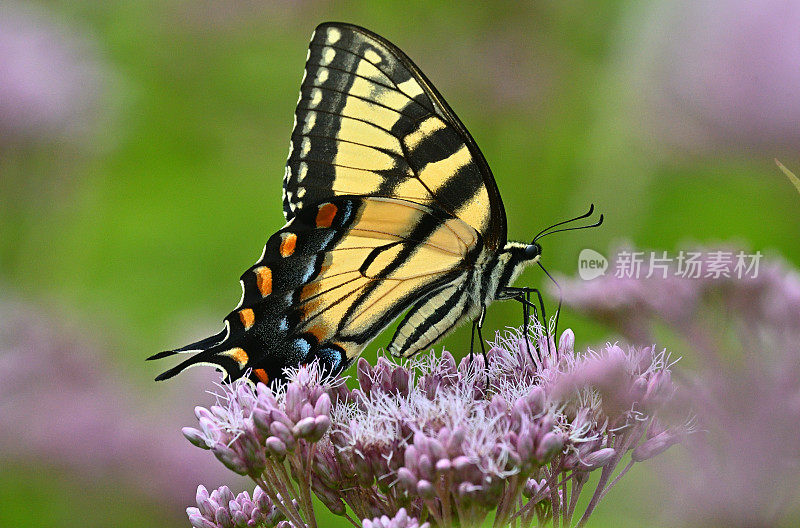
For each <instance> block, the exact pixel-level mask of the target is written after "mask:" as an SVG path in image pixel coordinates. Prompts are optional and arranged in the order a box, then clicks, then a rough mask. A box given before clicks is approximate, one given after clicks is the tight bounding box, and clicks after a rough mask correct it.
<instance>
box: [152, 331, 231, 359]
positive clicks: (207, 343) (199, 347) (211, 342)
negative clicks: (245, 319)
mask: <svg viewBox="0 0 800 528" xmlns="http://www.w3.org/2000/svg"><path fill="white" fill-rule="evenodd" d="M226 334H227V329H225V328H223V329H222V331H221V332H219V333H218V334H214V335H213V336H210V337H206V338H205V339H201V340H200V341H195V342H194V343H190V344H188V345H186V346H182V347H180V348H176V349H174V350H165V351H164V352H159V353H158V354H153V355H152V356H150V357H149V358H147V361H152V360H154V359H163V358H165V357H170V356H174V355H175V354H184V353H186V352H200V351H203V350H206V349H208V348H210V347H212V346H215V345H218V344H220V343H221V342H222V341H224V340H225V336H226Z"/></svg>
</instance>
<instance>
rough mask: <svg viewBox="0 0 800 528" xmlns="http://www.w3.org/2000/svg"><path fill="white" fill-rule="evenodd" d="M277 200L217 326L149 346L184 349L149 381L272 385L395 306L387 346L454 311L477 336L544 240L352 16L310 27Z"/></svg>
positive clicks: (405, 62) (326, 360)
mask: <svg viewBox="0 0 800 528" xmlns="http://www.w3.org/2000/svg"><path fill="white" fill-rule="evenodd" d="M283 213H284V216H285V217H286V225H284V226H283V227H282V228H281V229H280V230H279V231H278V232H277V233H275V234H274V235H272V236H271V237H270V238H269V240H267V243H266V245H265V247H264V251H263V254H262V255H261V258H260V259H259V260H258V262H256V263H255V264H254V265H253V266H252V267H250V268H249V269H248V270H247V271H245V272H244V274H243V275H242V276H241V284H242V290H243V293H242V299H241V301H240V302H239V305H238V306H237V307H236V309H234V310H233V311H232V312H231V313H230V314H228V316H227V317H226V318H225V321H224V328H223V329H222V331H221V332H219V333H218V334H216V335H213V336H211V337H208V338H206V339H202V340H200V341H197V342H196V343H192V344H190V345H187V346H184V347H182V348H178V349H176V350H171V351H167V352H162V353H160V354H156V355H154V356H152V357H151V358H150V359H157V358H162V357H166V356H170V355H172V354H176V353H184V352H194V353H195V354H194V355H192V356H191V357H189V358H188V359H186V360H185V361H183V362H182V363H180V364H179V365H177V366H176V367H174V368H171V369H169V370H167V371H166V372H164V373H163V374H161V375H159V376H158V377H157V378H156V379H157V380H162V379H166V378H170V377H172V376H174V375H176V374H178V373H179V372H181V371H182V370H184V369H185V368H187V367H190V366H192V365H199V364H207V365H213V366H216V367H217V368H219V369H221V370H222V371H224V373H225V378H226V380H228V381H230V380H233V379H237V378H239V377H241V376H243V375H245V373H247V372H249V373H250V376H251V378H252V379H253V380H254V381H257V380H258V381H262V382H265V383H269V382H273V383H275V382H279V380H282V379H283V377H284V369H285V368H286V367H296V366H298V365H301V364H304V363H307V362H310V361H312V360H314V359H318V360H319V361H320V362H321V363H322V365H323V366H324V367H325V368H327V369H328V370H329V371H330V372H333V373H336V372H340V371H342V370H344V369H345V368H346V367H347V366H348V365H349V364H351V363H352V362H353V360H355V359H356V358H357V357H358V355H359V354H360V353H361V351H362V350H363V349H364V347H365V346H366V345H367V344H368V343H369V342H370V341H372V340H373V339H374V338H375V337H376V336H377V335H378V334H379V333H380V332H381V331H382V330H383V329H385V328H386V327H387V326H388V325H389V324H390V323H391V322H392V321H393V320H394V319H396V318H397V317H398V316H400V315H401V314H403V313H404V312H407V313H406V315H405V318H404V319H403V320H402V322H401V323H400V325H399V327H398V329H397V331H396V332H395V334H394V337H393V338H392V340H391V342H390V343H389V345H388V350H389V352H391V353H392V354H394V355H397V356H410V355H412V354H414V353H415V352H418V351H420V350H423V349H426V348H427V347H429V346H430V345H432V344H433V343H434V342H436V341H437V340H438V339H440V338H441V337H442V336H444V335H445V334H447V333H448V332H450V331H451V330H453V329H454V328H456V327H457V326H458V325H459V324H460V323H462V322H464V321H467V320H472V321H473V337H474V330H475V327H476V325H478V323H481V322H482V319H483V313H484V311H485V308H486V306H487V305H488V304H490V303H491V302H492V301H493V300H497V299H518V300H521V301H522V302H523V303H526V302H528V304H526V305H525V306H529V305H530V303H529V300H530V297H529V293H530V291H532V290H528V289H525V288H513V287H511V286H510V284H511V283H512V282H513V281H514V279H515V278H516V277H517V275H518V274H519V273H520V271H521V270H522V269H523V267H524V266H526V265H528V264H531V263H534V262H537V261H538V259H539V256H540V254H541V246H540V245H539V244H538V243H537V242H536V240H535V239H534V241H533V242H532V243H530V244H523V243H518V242H508V241H507V240H506V215H505V211H504V209H503V202H502V200H501V199H500V193H499V191H498V188H497V184H496V183H495V180H494V177H493V176H492V172H491V170H490V169H489V166H488V164H487V163H486V160H485V159H484V157H483V154H481V151H480V150H479V149H478V146H477V145H476V144H475V141H474V140H473V139H472V136H470V134H469V132H468V131H467V129H466V128H465V127H464V125H463V124H462V123H461V121H460V120H459V119H458V117H456V115H455V113H454V112H453V111H452V110H451V109H450V106H448V104H447V103H446V102H445V100H444V98H442V96H441V95H440V94H439V92H438V91H437V90H436V88H435V87H434V86H433V85H432V84H431V82H430V81H429V80H428V79H427V77H425V75H424V74H423V73H422V72H421V71H420V69H419V68H418V67H417V66H416V65H415V64H414V63H413V62H412V61H411V59H409V58H408V57H407V56H406V55H405V54H404V53H403V52H402V51H400V50H399V49H398V48H397V47H396V46H394V45H393V44H391V43H390V42H388V41H387V40H386V39H384V38H382V37H380V36H378V35H376V34H374V33H372V32H370V31H367V30H366V29H363V28H361V27H358V26H354V25H350V24H341V23H325V24H322V25H320V26H319V27H317V29H316V31H315V32H314V34H313V36H312V38H311V44H310V47H309V50H308V58H307V61H306V67H305V72H304V76H303V81H302V84H301V87H300V98H299V101H298V104H297V110H296V112H295V123H294V128H293V130H292V136H291V141H290V147H289V159H288V161H287V163H286V172H285V176H284V179H283ZM590 213H591V210H590ZM590 213H589V214H590ZM586 216H588V214H587V215H584V216H582V217H579V218H585V217H586ZM601 218H602V217H601ZM562 224H563V222H562ZM557 225H560V224H557ZM540 235H541V233H540ZM526 294H527V295H528V301H526V300H525V295H526ZM478 329H479V330H480V328H479V326H478ZM481 344H483V341H482V340H481Z"/></svg>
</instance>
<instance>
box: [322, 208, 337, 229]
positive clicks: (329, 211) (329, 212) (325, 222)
mask: <svg viewBox="0 0 800 528" xmlns="http://www.w3.org/2000/svg"><path fill="white" fill-rule="evenodd" d="M337 211H338V208H337V207H336V206H335V205H333V204H332V203H326V204H323V205H321V206H320V207H319V211H318V212H317V227H330V226H331V224H333V219H334V217H335V216H336V212H337Z"/></svg>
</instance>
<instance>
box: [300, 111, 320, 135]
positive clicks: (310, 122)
mask: <svg viewBox="0 0 800 528" xmlns="http://www.w3.org/2000/svg"><path fill="white" fill-rule="evenodd" d="M316 122H317V113H316V112H309V113H308V115H306V122H305V124H304V125H303V134H308V133H309V132H311V129H312V128H314V123H316Z"/></svg>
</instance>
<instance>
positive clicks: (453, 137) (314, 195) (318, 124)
mask: <svg viewBox="0 0 800 528" xmlns="http://www.w3.org/2000/svg"><path fill="white" fill-rule="evenodd" d="M343 194H351V195H366V196H383V197H391V198H402V199H405V200H409V201H413V202H416V203H420V204H424V205H435V206H437V207H439V208H441V209H442V210H444V211H445V212H447V213H449V214H451V215H452V216H455V217H458V218H460V219H461V220H463V221H464V222H465V223H467V224H468V225H470V226H472V227H473V228H475V230H476V231H478V232H479V233H480V234H481V236H482V237H483V239H484V242H485V244H486V246H487V247H488V248H489V249H497V248H499V247H502V246H503V245H504V244H505V242H506V217H505V212H504V210H503V203H502V201H501V199H500V194H499V191H498V189H497V184H496V183H495V181H494V177H493V176H492V173H491V170H490V169H489V166H488V164H487V163H486V160H485V159H484V157H483V154H482V153H481V151H480V150H479V149H478V147H477V145H476V144H475V141H474V140H473V139H472V137H471V136H470V134H469V132H467V129H466V128H465V127H464V125H463V124H462V123H461V121H460V120H459V119H458V117H456V115H455V113H453V111H452V110H451V109H450V107H449V106H448V105H447V103H446V102H445V101H444V99H443V98H442V96H441V95H440V94H439V92H438V91H437V90H436V89H435V88H434V87H433V85H432V84H431V83H430V81H428V79H427V78H426V77H425V75H424V74H423V73H422V72H421V71H420V70H419V68H418V67H417V66H416V65H415V64H414V63H413V62H412V61H411V59H409V58H408V57H407V56H406V55H405V53H403V52H402V51H401V50H399V49H398V48H397V47H396V46H394V45H393V44H391V43H390V42H388V41H386V40H385V39H383V38H382V37H380V36H378V35H376V34H374V33H372V32H370V31H368V30H366V29H364V28H361V27H358V26H353V25H349V24H340V23H327V24H322V25H320V26H319V27H317V29H316V31H315V32H314V35H313V36H312V38H311V44H310V46H309V52H308V59H307V61H306V67H305V72H304V76H303V82H302V85H301V88H300V98H299V100H298V104H297V110H296V113H295V125H294V129H293V130H292V137H291V143H290V150H289V159H288V161H287V165H286V173H285V177H284V195H283V207H284V214H285V216H286V219H287V220H289V219H291V218H292V217H293V216H294V214H295V212H296V211H297V210H298V209H301V208H302V207H303V206H304V205H305V204H314V203H319V202H321V201H323V200H326V199H329V198H331V197H332V196H337V195H343Z"/></svg>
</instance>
